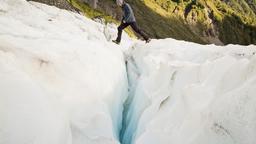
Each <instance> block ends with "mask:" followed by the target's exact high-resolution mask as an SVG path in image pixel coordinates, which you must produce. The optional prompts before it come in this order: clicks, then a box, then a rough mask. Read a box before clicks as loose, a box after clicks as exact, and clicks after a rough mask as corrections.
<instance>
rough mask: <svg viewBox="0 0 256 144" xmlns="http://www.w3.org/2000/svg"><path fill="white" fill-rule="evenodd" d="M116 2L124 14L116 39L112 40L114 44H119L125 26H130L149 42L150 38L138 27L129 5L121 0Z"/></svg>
mask: <svg viewBox="0 0 256 144" xmlns="http://www.w3.org/2000/svg"><path fill="white" fill-rule="evenodd" d="M116 2H117V5H118V6H120V7H122V10H123V14H124V15H123V18H122V22H121V25H120V26H119V27H118V36H117V38H116V40H113V42H114V43H116V44H120V42H121V37H122V32H123V30H124V29H125V28H126V27H128V26H131V27H132V29H133V30H134V31H135V32H136V33H138V34H140V35H141V36H142V37H143V39H144V40H145V41H146V43H149V42H150V38H149V37H148V36H147V35H146V34H145V33H144V32H143V31H142V30H141V29H140V28H139V27H138V25H137V23H136V19H135V16H134V13H133V10H132V8H131V6H130V5H129V4H128V3H126V2H124V1H122V0H117V1H116Z"/></svg>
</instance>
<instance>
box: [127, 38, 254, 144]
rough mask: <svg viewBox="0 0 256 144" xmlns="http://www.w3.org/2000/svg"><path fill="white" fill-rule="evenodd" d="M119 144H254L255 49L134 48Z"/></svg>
mask: <svg viewBox="0 0 256 144" xmlns="http://www.w3.org/2000/svg"><path fill="white" fill-rule="evenodd" d="M131 54H132V57H131V58H130V61H129V64H128V71H129V79H130V81H131V92H132V93H133V94H132V96H133V97H132V98H130V103H131V105H130V108H129V110H128V114H127V117H126V121H127V123H128V124H127V130H126V132H125V134H124V140H123V142H124V143H125V144H129V143H130V142H131V143H133V144H206V143H207V144H255V143H256V47H255V46H254V45H251V46H247V47H243V46H238V45H228V46H224V47H218V46H214V45H199V44H194V43H188V42H183V41H176V40H173V39H165V40H153V41H152V42H151V43H150V44H147V45H143V44H137V45H136V46H135V48H134V49H133V50H131Z"/></svg>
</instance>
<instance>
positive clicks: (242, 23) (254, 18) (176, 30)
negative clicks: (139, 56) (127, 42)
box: [69, 0, 256, 45]
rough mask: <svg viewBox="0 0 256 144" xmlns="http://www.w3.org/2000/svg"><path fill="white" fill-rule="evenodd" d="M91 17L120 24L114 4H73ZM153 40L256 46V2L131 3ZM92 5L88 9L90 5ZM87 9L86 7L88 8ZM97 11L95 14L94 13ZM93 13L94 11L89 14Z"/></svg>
mask: <svg viewBox="0 0 256 144" xmlns="http://www.w3.org/2000/svg"><path fill="white" fill-rule="evenodd" d="M69 1H71V2H72V3H73V4H74V3H75V5H76V4H77V3H79V5H80V6H81V5H83V7H82V8H81V7H80V10H82V11H84V12H87V13H88V11H89V13H90V14H89V16H91V17H105V16H106V15H110V16H112V17H113V18H114V19H117V20H120V18H121V14H120V13H121V12H120V8H118V7H117V6H116V5H115V1H114V0H96V1H95V0H69ZM127 2H129V3H130V4H131V5H132V7H133V9H134V11H135V15H136V17H137V21H138V23H139V25H140V26H141V27H142V28H143V29H144V30H145V31H146V32H147V33H148V34H149V35H150V36H151V37H153V38H167V37H172V38H175V39H180V40H186V41H192V42H197V43H202V44H206V43H215V44H230V43H233V44H242V45H248V44H256V1H255V0H239V1H237V0H144V1H141V0H127ZM87 3H88V5H87ZM85 5H86V7H85ZM91 7H94V8H96V9H95V10H92V9H90V8H91ZM89 9H90V10H89Z"/></svg>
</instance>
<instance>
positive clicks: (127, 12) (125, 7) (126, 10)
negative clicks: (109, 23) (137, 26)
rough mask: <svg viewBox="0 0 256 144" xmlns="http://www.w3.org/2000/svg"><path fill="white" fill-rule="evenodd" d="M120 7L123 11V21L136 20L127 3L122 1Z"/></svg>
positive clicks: (130, 21)
mask: <svg viewBox="0 0 256 144" xmlns="http://www.w3.org/2000/svg"><path fill="white" fill-rule="evenodd" d="M122 9H123V13H124V16H123V21H124V22H125V23H132V22H136V19H135V16H134V13H133V10H132V8H131V6H130V5H129V4H128V3H124V4H123V6H122Z"/></svg>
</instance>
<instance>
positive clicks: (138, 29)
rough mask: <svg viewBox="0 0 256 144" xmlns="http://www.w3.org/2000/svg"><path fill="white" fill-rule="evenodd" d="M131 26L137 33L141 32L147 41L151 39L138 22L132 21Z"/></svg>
mask: <svg viewBox="0 0 256 144" xmlns="http://www.w3.org/2000/svg"><path fill="white" fill-rule="evenodd" d="M131 27H132V29H133V30H134V31H135V32H136V33H138V34H140V35H141V36H142V37H143V39H144V40H145V41H148V40H149V37H148V36H147V35H146V34H145V33H144V32H143V31H142V30H141V29H140V28H139V27H138V25H137V23H136V22H133V23H131Z"/></svg>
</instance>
